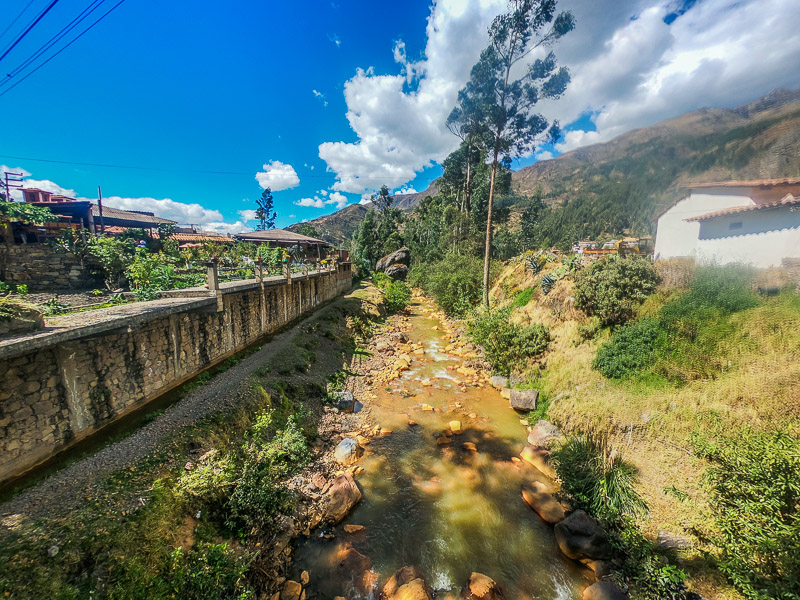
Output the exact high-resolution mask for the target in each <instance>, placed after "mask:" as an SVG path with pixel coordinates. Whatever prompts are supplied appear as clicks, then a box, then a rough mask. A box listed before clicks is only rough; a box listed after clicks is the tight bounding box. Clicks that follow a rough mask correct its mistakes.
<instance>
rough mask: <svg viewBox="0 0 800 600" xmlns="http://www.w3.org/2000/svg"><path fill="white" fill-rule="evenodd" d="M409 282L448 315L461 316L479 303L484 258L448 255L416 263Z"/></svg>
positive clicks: (481, 290)
mask: <svg viewBox="0 0 800 600" xmlns="http://www.w3.org/2000/svg"><path fill="white" fill-rule="evenodd" d="M493 270H494V271H496V269H493ZM492 278H493V277H492ZM409 283H410V284H411V285H412V286H414V287H420V288H422V289H423V290H424V291H425V293H426V294H428V295H429V296H431V297H432V298H433V299H434V300H435V301H436V304H437V305H439V308H441V309H442V310H443V311H444V312H445V314H447V315H448V316H456V317H463V316H464V315H466V314H467V313H468V312H469V311H470V310H471V309H472V308H473V307H474V306H475V305H476V304H478V302H480V299H481V295H482V292H483V260H481V259H479V258H475V257H472V256H458V255H454V254H451V255H448V256H446V257H445V258H444V259H443V260H441V261H439V262H437V263H432V264H425V265H416V266H415V267H414V268H413V269H411V273H410V274H409Z"/></svg>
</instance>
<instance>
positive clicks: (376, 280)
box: [372, 272, 393, 290]
mask: <svg viewBox="0 0 800 600" xmlns="http://www.w3.org/2000/svg"><path fill="white" fill-rule="evenodd" d="M392 281H393V280H392V278H391V277H389V276H388V275H387V274H386V273H381V272H376V273H373V274H372V283H373V284H374V285H375V287H376V288H378V289H381V290H382V289H385V288H386V287H387V286H388V285H389V284H390V283H392Z"/></svg>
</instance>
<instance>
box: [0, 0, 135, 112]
mask: <svg viewBox="0 0 800 600" xmlns="http://www.w3.org/2000/svg"><path fill="white" fill-rule="evenodd" d="M53 1H54V2H58V0H53ZM123 2H125V0H119V2H117V3H116V4H115V5H114V6H112V7H111V8H110V9H108V11H106V12H105V13H104V14H103V15H102V16H101V17H100V18H98V19H97V20H96V21H95V22H94V23H92V24H91V25H89V27H87V28H86V29H84V30H83V31H82V32H80V33H79V34H78V35H77V36H76V37H74V38H73V39H72V41H71V42H69V43H68V44H67V45H65V46H62V47H61V49H60V50H59V51H58V52H56V53H55V54H53V55H51V56H50V57H49V58H48V59H47V60H46V61H44V62H43V63H41V64H39V66H37V67H36V68H35V69H33V70H32V71H30V72H29V73H28V74H27V75H25V77H23V78H22V79H20V80H19V81H17V82H16V83H14V85H12V86H11V87H9V88H7V89H6V90H5V91H3V92H2V93H0V98H2V97H3V96H5V95H6V94H7V93H8V92H10V91H11V90H13V89H14V88H15V87H17V86H18V85H19V84H20V83H22V82H23V81H25V80H26V79H27V78H28V77H30V76H31V75H33V74H34V73H36V71H38V70H39V69H41V68H42V67H43V66H45V65H46V64H47V63H49V62H50V61H51V60H53V59H54V58H55V57H56V56H58V55H59V54H61V53H62V52H63V51H64V50H66V49H67V48H69V47H70V46H72V44H74V43H75V42H77V41H78V40H79V39H81V38H82V37H83V36H84V35H85V34H87V33H88V32H89V31H90V30H91V29H92V28H93V27H94V26H95V25H97V24H98V23H99V22H100V21H102V20H103V19H105V18H106V17H107V16H108V15H110V14H111V13H112V12H114V10H115V9H116V8H117V7H118V6H119V5H120V4H122V3H123Z"/></svg>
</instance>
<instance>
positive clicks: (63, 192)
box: [0, 165, 77, 201]
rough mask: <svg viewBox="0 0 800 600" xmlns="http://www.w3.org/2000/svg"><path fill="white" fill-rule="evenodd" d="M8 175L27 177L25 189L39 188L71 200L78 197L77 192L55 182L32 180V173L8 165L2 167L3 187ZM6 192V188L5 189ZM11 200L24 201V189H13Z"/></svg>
mask: <svg viewBox="0 0 800 600" xmlns="http://www.w3.org/2000/svg"><path fill="white" fill-rule="evenodd" d="M6 173H22V176H23V177H25V179H24V181H23V182H22V185H23V187H26V188H39V189H40V190H44V191H46V192H51V193H53V194H58V195H60V196H68V197H70V198H74V197H75V196H77V194H76V192H75V190H71V189H68V188H64V187H61V186H60V185H58V184H57V183H56V182H55V181H50V180H49V179H30V176H31V173H30V172H29V171H26V170H25V169H23V168H21V167H9V166H7V165H0V179H2V181H3V185H5V174H6ZM3 191H4V192H5V188H4V189H3ZM11 198H12V199H14V200H20V201H21V200H22V199H23V197H22V189H21V188H17V189H14V188H13V187H12V189H11Z"/></svg>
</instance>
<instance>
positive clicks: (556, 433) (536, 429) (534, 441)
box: [528, 419, 563, 448]
mask: <svg viewBox="0 0 800 600" xmlns="http://www.w3.org/2000/svg"><path fill="white" fill-rule="evenodd" d="M562 437H563V436H562V435H561V430H560V429H559V428H558V427H556V426H555V425H553V424H552V423H551V422H550V421H545V420H544V419H540V420H538V421H536V425H534V426H533V429H531V431H530V433H529V434H528V443H529V444H531V445H533V446H541V447H542V448H549V447H550V446H552V445H553V444H554V443H555V442H556V441H558V440H559V439H561V438H562Z"/></svg>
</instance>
